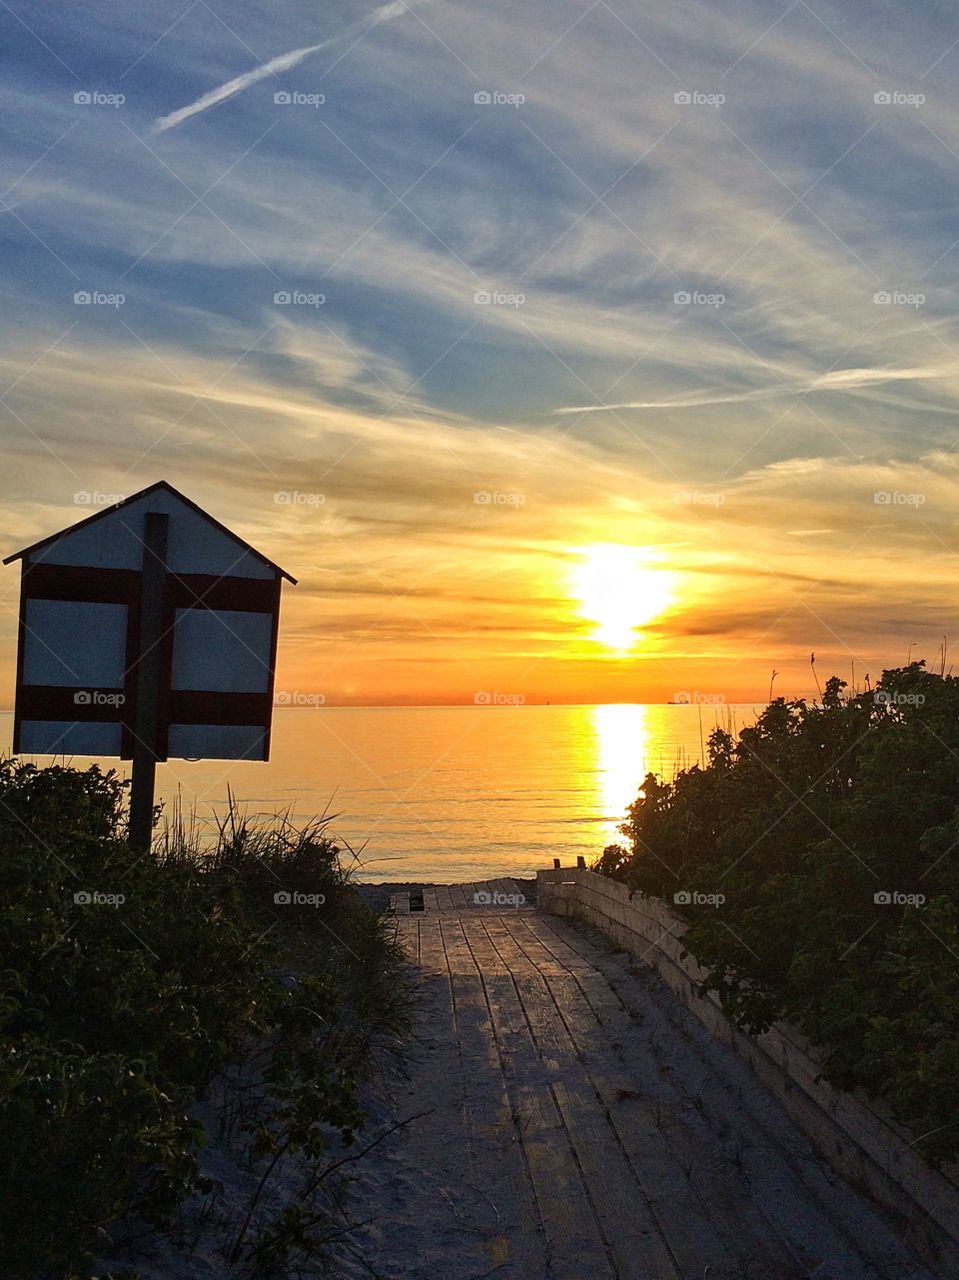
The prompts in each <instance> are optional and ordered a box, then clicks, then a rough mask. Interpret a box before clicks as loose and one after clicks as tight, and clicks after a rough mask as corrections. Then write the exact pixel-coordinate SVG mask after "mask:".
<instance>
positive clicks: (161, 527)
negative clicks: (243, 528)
mask: <svg viewBox="0 0 959 1280" xmlns="http://www.w3.org/2000/svg"><path fill="white" fill-rule="evenodd" d="M14 560H20V561H22V579H21V592H20V628H19V649H18V654H17V695H16V707H15V713H14V740H13V750H14V752H15V753H17V754H25V753H30V754H39V755H81V756H94V757H109V756H118V757H119V758H120V759H123V760H131V761H132V790H131V797H130V842H131V844H133V845H135V846H136V847H138V848H142V849H149V847H150V844H151V840H152V832H153V810H154V789H155V780H156V766H157V762H158V761H165V760H167V759H168V758H176V757H179V758H181V759H191V760H194V759H199V758H207V759H217V760H268V759H269V754H270V732H271V727H272V709H273V687H274V678H275V672H276V649H277V638H278V632H279V611H280V589H281V586H282V581H283V579H284V578H285V579H286V580H287V581H288V582H291V583H295V581H296V580H295V579H294V578H292V577H290V575H289V574H288V573H286V572H285V570H283V569H281V568H280V567H279V566H278V565H276V564H274V563H273V561H272V560H268V559H267V558H266V557H265V556H264V555H262V554H261V553H260V552H259V551H257V550H256V549H255V548H254V547H251V546H250V544H249V543H247V542H244V541H243V539H242V538H239V537H238V536H237V535H236V534H235V533H232V532H231V531H230V530H229V529H227V528H225V527H224V526H223V525H222V524H220V523H219V521H217V520H215V519H214V518H213V517H212V516H211V515H209V514H208V513H207V512H205V511H203V510H201V508H200V507H198V506H196V504H195V503H193V502H191V501H190V499H189V498H186V497H184V496H183V494H181V493H178V492H177V490H176V489H174V488H173V487H172V486H171V485H168V484H167V483H166V482H165V481H161V482H159V483H158V484H155V485H151V486H150V487H149V488H148V489H144V490H142V491H141V492H140V493H137V494H134V495H133V496H132V497H130V498H127V499H125V500H124V501H123V502H120V503H117V504H116V505H115V506H113V507H109V508H106V509H105V510H103V511H100V512H97V514H96V515H94V516H91V517H90V518H89V519H87V520H82V521H80V523H79V524H75V525H73V526H71V527H70V528H69V529H64V530H63V531H62V532H60V533H57V534H53V535H52V536H50V537H48V538H45V539H43V541H41V542H38V543H35V544H34V545H33V546H31V547H27V548H26V549H25V550H23V551H20V552H17V553H16V554H15V555H12V556H9V557H8V558H7V559H6V560H5V561H4V564H9V563H11V562H12V561H14Z"/></svg>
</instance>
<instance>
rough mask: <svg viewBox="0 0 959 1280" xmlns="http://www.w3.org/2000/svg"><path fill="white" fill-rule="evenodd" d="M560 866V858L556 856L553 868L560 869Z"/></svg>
mask: <svg viewBox="0 0 959 1280" xmlns="http://www.w3.org/2000/svg"><path fill="white" fill-rule="evenodd" d="M559 867H560V862H559V858H554V859H553V870H554V871H558V870H559Z"/></svg>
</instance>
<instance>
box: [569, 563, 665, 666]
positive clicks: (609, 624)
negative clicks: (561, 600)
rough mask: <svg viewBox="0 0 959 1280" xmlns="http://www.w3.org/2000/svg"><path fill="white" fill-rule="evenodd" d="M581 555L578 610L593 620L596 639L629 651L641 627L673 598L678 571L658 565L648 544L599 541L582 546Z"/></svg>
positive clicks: (576, 572) (576, 578)
mask: <svg viewBox="0 0 959 1280" xmlns="http://www.w3.org/2000/svg"><path fill="white" fill-rule="evenodd" d="M577 555H578V556H579V557H580V563H579V564H577V565H576V566H575V568H574V569H573V572H572V591H573V595H574V597H575V598H576V599H577V600H578V601H579V615H580V617H581V618H585V619H586V621H587V622H592V623H594V624H595V627H594V630H593V633H592V638H593V639H594V640H595V641H597V642H598V643H599V644H603V645H605V646H606V647H607V648H608V649H615V650H616V651H617V652H620V653H625V652H626V651H627V650H629V649H631V648H632V647H633V646H634V645H635V644H636V642H637V640H638V639H639V631H640V628H642V627H643V626H645V625H646V623H648V622H652V620H653V619H654V618H657V617H659V615H660V614H661V613H663V611H664V610H665V609H666V608H667V607H668V606H669V605H670V604H671V603H672V600H673V588H674V582H675V576H676V575H675V574H673V573H671V572H670V571H669V570H668V569H661V568H656V567H654V566H655V560H656V558H657V556H656V553H655V551H653V550H652V549H651V548H649V547H627V546H620V545H618V544H616V543H596V544H594V545H593V546H590V547H580V548H578V550H577ZM650 562H653V563H652V564H651V563H650Z"/></svg>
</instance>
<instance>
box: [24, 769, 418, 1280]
mask: <svg viewBox="0 0 959 1280" xmlns="http://www.w3.org/2000/svg"><path fill="white" fill-rule="evenodd" d="M124 800H125V784H123V783H121V782H120V781H119V779H118V778H117V777H116V775H115V774H114V773H113V772H112V771H111V772H110V773H106V774H104V773H101V772H100V771H99V770H98V769H96V768H91V769H89V770H87V771H85V772H79V771H76V770H72V769H61V768H54V769H39V770H38V769H36V768H34V767H33V766H31V765H23V764H19V763H17V762H15V761H0V858H2V861H3V866H4V873H5V874H4V888H5V892H4V895H3V899H2V903H0V955H2V956H3V964H4V966H5V968H4V969H3V971H2V972H0V1185H2V1186H3V1187H4V1195H3V1197H2V1200H0V1254H2V1256H3V1273H4V1275H5V1276H6V1275H9V1276H11V1277H32V1276H44V1277H46V1276H59V1275H62V1276H73V1275H75V1274H80V1273H81V1272H82V1271H83V1269H84V1268H85V1267H87V1268H88V1267H89V1265H90V1258H91V1257H92V1252H91V1251H93V1250H95V1249H96V1247H97V1244H98V1241H102V1239H103V1233H104V1232H105V1231H106V1230H107V1228H109V1226H110V1225H111V1224H112V1223H114V1222H116V1221H117V1220H118V1219H119V1218H121V1217H122V1216H124V1215H125V1214H129V1213H134V1212H135V1213H137V1214H138V1215H140V1216H141V1217H143V1218H145V1219H146V1220H147V1221H149V1222H152V1223H154V1224H157V1225H163V1224H166V1223H168V1222H169V1221H170V1219H171V1215H172V1214H173V1212H174V1210H175V1209H176V1207H177V1205H178V1204H179V1203H180V1202H181V1201H182V1200H183V1198H184V1197H185V1196H187V1195H188V1194H189V1193H190V1192H191V1191H192V1190H201V1191H204V1190H208V1189H209V1184H207V1183H206V1181H205V1180H204V1179H202V1178H200V1177H199V1176H198V1173H197V1160H196V1153H197V1150H198V1148H199V1147H200V1146H201V1145H202V1143H203V1141H204V1133H203V1130H202V1127H201V1126H200V1125H199V1124H198V1123H197V1122H196V1121H195V1120H193V1119H191V1118H190V1115H189V1109H190V1108H191V1106H192V1104H194V1103H195V1102H196V1100H197V1099H198V1098H199V1097H200V1096H201V1095H202V1093H203V1091H204V1090H205V1089H206V1087H207V1086H208V1084H209V1083H210V1081H211V1079H212V1077H213V1076H214V1074H215V1073H217V1072H219V1071H220V1070H221V1069H222V1068H223V1067H224V1066H225V1065H226V1064H228V1063H231V1062H234V1063H241V1064H242V1063H244V1062H245V1061H247V1060H249V1059H250V1055H251V1054H257V1055H259V1057H258V1062H260V1061H262V1067H259V1068H258V1070H259V1074H260V1077H261V1085H262V1088H261V1095H260V1097H259V1098H258V1100H256V1101H255V1102H254V1103H253V1104H252V1105H251V1107H250V1110H249V1115H248V1121H247V1125H246V1128H247V1131H248V1137H249V1144H250V1152H251V1156H252V1157H256V1158H272V1157H273V1156H274V1155H276V1156H279V1155H281V1154H283V1153H285V1152H289V1151H296V1152H302V1153H303V1154H304V1155H306V1156H307V1157H309V1158H313V1159H316V1158H318V1156H319V1154H320V1152H321V1151H322V1148H323V1143H324V1141H325V1134H326V1133H327V1132H329V1130H330V1128H331V1127H332V1128H333V1129H336V1130H339V1131H340V1133H341V1134H342V1135H343V1136H344V1138H346V1139H347V1140H350V1139H351V1138H352V1135H353V1133H354V1132H355V1130H356V1129H357V1128H358V1127H359V1125H360V1123H361V1121H362V1116H361V1113H360V1109H359V1104H358V1097H357V1081H358V1077H359V1073H360V1072H361V1070H363V1069H365V1068H366V1067H367V1066H368V1065H369V1062H370V1060H371V1058H372V1057H373V1054H374V1052H375V1050H376V1048H377V1047H378V1046H379V1045H380V1044H382V1043H383V1042H385V1041H392V1040H394V1039H396V1038H397V1037H399V1036H401V1035H402V1033H403V1031H404V1029H405V1026H406V1018H407V1009H408V999H407V995H406V992H405V988H404V986H403V982H402V980H401V976H400V975H401V967H402V958H401V955H400V953H399V951H398V949H397V948H396V946H395V944H394V943H393V942H392V941H391V940H390V938H389V937H388V936H387V934H386V931H385V929H384V927H383V925H382V923H381V922H379V921H378V920H377V919H376V918H375V917H373V916H372V914H371V913H369V912H368V911H366V909H365V908H364V907H363V906H362V904H361V903H360V902H359V900H358V899H357V897H356V895H355V894H354V893H353V892H352V891H351V890H350V888H349V884H348V876H347V875H346V874H345V873H344V871H343V870H342V867H341V865H340V861H339V851H338V849H337V847H336V845H335V844H334V842H333V841H332V840H331V839H330V838H329V837H328V836H327V835H326V834H325V831H324V823H323V822H319V823H314V824H311V825H310V826H308V827H307V829H306V830H305V831H300V832H296V831H294V830H293V829H292V828H290V826H289V824H287V823H281V824H279V825H278V826H275V827H271V828H255V827H251V826H249V825H248V824H246V823H244V822H242V821H241V820H240V819H239V817H238V816H237V814H236V812H235V809H234V808H233V807H232V806H231V812H230V815H229V817H228V819H227V821H226V822H225V823H224V825H223V827H222V828H221V830H220V832H219V835H218V839H217V840H216V842H215V844H214V846H213V847H212V848H211V849H210V850H204V849H202V848H200V847H198V846H197V845H195V844H191V843H190V842H189V841H187V840H185V839H184V838H183V837H182V832H180V833H179V835H178V834H177V833H174V835H173V837H172V838H169V837H168V839H167V840H166V842H165V847H164V848H163V849H162V850H160V851H159V853H158V855H156V856H152V855H150V854H147V855H143V854H141V853H138V852H135V851H133V850H131V849H130V847H129V846H128V845H127V843H126V841H125V830H126V814H125V809H124ZM295 895H301V896H303V897H304V898H306V899H309V900H312V901H313V902H314V903H316V902H318V901H319V900H320V899H323V900H324V902H323V908H322V910H320V909H318V908H317V907H316V906H310V905H304V904H299V905H298V903H297V901H295V900H294V899H295ZM287 898H288V899H290V900H291V901H286V900H285V899H287ZM291 969H294V970H296V971H297V973H298V974H299V975H300V978H299V980H298V981H289V980H286V979H287V977H288V975H289V971H290V970H291ZM363 982H365V983H366V989H365V990H364V991H363V992H362V994H361V992H360V984H362V983H363ZM251 1224H253V1225H254V1226H255V1227H256V1230H257V1231H259V1230H267V1229H268V1228H269V1223H264V1222H263V1221H261V1219H260V1218H259V1217H255V1215H251ZM241 1236H242V1237H243V1238H238V1239H237V1241H236V1244H235V1252H236V1255H237V1257H239V1256H249V1255H250V1254H251V1252H252V1251H253V1250H254V1249H255V1248H256V1232H255V1231H253V1232H250V1233H241Z"/></svg>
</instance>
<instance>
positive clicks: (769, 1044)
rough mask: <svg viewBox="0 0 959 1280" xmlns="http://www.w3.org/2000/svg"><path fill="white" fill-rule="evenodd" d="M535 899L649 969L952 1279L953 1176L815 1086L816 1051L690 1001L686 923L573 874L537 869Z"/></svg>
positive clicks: (697, 977)
mask: <svg viewBox="0 0 959 1280" xmlns="http://www.w3.org/2000/svg"><path fill="white" fill-rule="evenodd" d="M536 892H537V906H538V907H539V909H540V910H541V911H545V912H549V913H551V914H553V915H559V916H570V917H574V918H576V919H579V920H583V921H585V922H586V923H588V924H591V925H593V926H594V927H595V928H597V929H599V930H600V931H601V932H602V933H604V934H605V935H606V936H607V937H608V938H610V939H611V940H612V941H613V942H615V943H616V944H617V945H618V946H620V947H622V948H623V950H624V951H628V952H630V953H631V954H632V955H634V956H636V957H637V958H639V959H645V960H646V961H647V962H648V963H650V964H653V965H655V966H656V968H657V969H658V970H659V972H660V974H661V975H662V977H663V978H664V979H665V980H666V982H668V983H669V985H670V987H671V988H672V989H673V991H674V992H675V994H676V995H677V996H678V997H679V999H680V1000H682V1002H683V1004H685V1005H686V1006H687V1008H689V1009H690V1010H691V1011H692V1012H693V1013H695V1014H696V1016H697V1017H698V1018H699V1020H700V1021H701V1022H702V1023H703V1024H704V1025H705V1027H706V1028H707V1029H708V1031H709V1032H710V1034H711V1035H712V1036H714V1037H715V1038H716V1039H717V1040H721V1041H723V1042H724V1043H727V1044H731V1045H732V1046H733V1047H734V1048H735V1049H736V1051H737V1053H739V1054H740V1056H741V1057H743V1058H745V1059H746V1060H747V1061H748V1062H749V1063H750V1064H751V1066H752V1067H753V1069H754V1071H755V1072H756V1075H757V1076H758V1077H759V1078H760V1080H762V1082H763V1083H764V1084H765V1085H766V1086H767V1087H768V1088H770V1089H772V1090H773V1092H774V1093H776V1094H777V1095H778V1096H779V1098H780V1099H781V1100H782V1102H783V1105H784V1106H785V1108H786V1110H787V1111H788V1112H789V1114H790V1115H791V1116H792V1118H793V1119H794V1120H795V1121H796V1123H797V1124H798V1125H799V1126H800V1127H801V1128H802V1129H803V1130H804V1131H805V1133H806V1134H807V1135H808V1137H809V1138H810V1140H811V1141H812V1143H813V1144H814V1145H815V1146H816V1148H817V1149H818V1150H819V1151H820V1152H821V1153H822V1155H823V1156H824V1157H825V1158H826V1159H827V1160H828V1161H829V1163H830V1164H831V1165H833V1167H835V1168H836V1169H838V1170H839V1171H840V1172H841V1173H842V1174H843V1175H844V1176H845V1177H846V1178H848V1179H850V1180H851V1181H852V1182H853V1183H856V1184H858V1185H860V1186H862V1187H863V1188H865V1189H866V1190H867V1191H868V1192H869V1194H870V1195H871V1196H872V1197H873V1198H874V1199H875V1200H877V1201H878V1202H879V1203H880V1204H882V1205H883V1206H884V1207H885V1208H886V1209H888V1210H889V1211H890V1212H892V1213H893V1214H894V1215H895V1216H896V1217H897V1218H898V1219H899V1220H900V1221H901V1222H902V1224H903V1228H904V1231H905V1232H906V1234H907V1235H908V1238H909V1240H910V1242H911V1243H912V1244H913V1246H914V1247H915V1248H916V1250H917V1251H918V1252H919V1253H920V1254H921V1255H922V1256H923V1257H924V1258H925V1260H926V1261H927V1263H928V1264H929V1265H930V1266H931V1267H932V1268H933V1269H934V1270H935V1271H936V1272H937V1273H938V1274H940V1275H942V1276H943V1277H949V1280H955V1277H957V1276H959V1169H957V1168H956V1167H955V1166H952V1167H951V1168H949V1169H946V1170H944V1171H938V1172H937V1171H935V1170H932V1169H930V1168H929V1166H928V1165H926V1164H925V1163H924V1161H923V1160H922V1159H921V1158H920V1157H919V1156H918V1155H917V1153H916V1151H915V1149H914V1148H913V1147H912V1146H911V1145H910V1144H911V1143H912V1142H913V1138H914V1136H913V1135H912V1134H910V1133H909V1132H908V1131H907V1130H906V1129H904V1128H903V1127H902V1126H900V1125H897V1124H896V1123H895V1122H894V1121H893V1120H892V1119H891V1118H890V1117H889V1116H888V1115H886V1114H884V1111H883V1109H882V1108H881V1107H880V1106H877V1105H876V1104H875V1103H873V1102H870V1101H868V1100H865V1099H863V1098H861V1097H859V1096H858V1095H852V1094H847V1093H842V1092H840V1091H838V1090H836V1089H833V1088H832V1087H831V1086H830V1085H829V1084H827V1083H826V1082H825V1081H824V1080H820V1079H819V1078H818V1077H819V1074H820V1071H821V1070H822V1067H821V1063H820V1060H819V1058H818V1057H817V1054H816V1051H815V1049H814V1048H813V1047H812V1046H811V1045H810V1044H809V1042H808V1041H807V1040H805V1039H804V1037H803V1036H802V1035H801V1034H800V1033H799V1032H798V1031H796V1030H795V1028H792V1027H789V1026H786V1025H779V1026H776V1027H773V1028H772V1029H771V1030H770V1031H769V1032H767V1033H766V1034H765V1035H762V1036H755V1037H754V1036H749V1035H746V1034H745V1033H744V1032H741V1031H739V1030H738V1029H737V1028H736V1027H734V1026H733V1025H732V1023H731V1022H729V1020H728V1019H727V1018H726V1016H725V1014H724V1013H723V1011H722V1007H721V1005H720V1003H719V1000H718V997H716V995H715V994H714V993H712V992H710V994H709V995H708V996H705V997H704V996H701V995H700V994H699V992H698V990H697V984H698V983H699V982H701V981H702V979H703V978H704V977H705V976H706V973H707V971H706V970H704V969H702V968H700V966H699V965H698V964H697V963H696V961H695V960H694V959H693V957H692V956H686V957H685V958H684V957H683V955H682V952H683V942H682V938H683V934H684V933H685V931H686V925H685V923H684V922H683V921H682V920H681V919H680V918H679V917H678V916H677V915H675V914H674V913H673V912H672V911H671V910H669V908H668V907H666V906H665V904H663V903H662V902H660V901H658V900H657V899H655V898H645V897H642V896H641V895H639V894H637V895H636V896H635V897H634V898H632V899H630V897H629V890H628V889H627V888H626V886H625V885H623V884H620V883H619V882H618V881H616V880H610V879H609V878H608V877H606V876H601V875H597V874H596V873H595V872H592V871H586V870H583V869H581V868H572V867H566V868H562V869H559V870H553V871H540V872H539V874H538V875H537V884H536Z"/></svg>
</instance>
